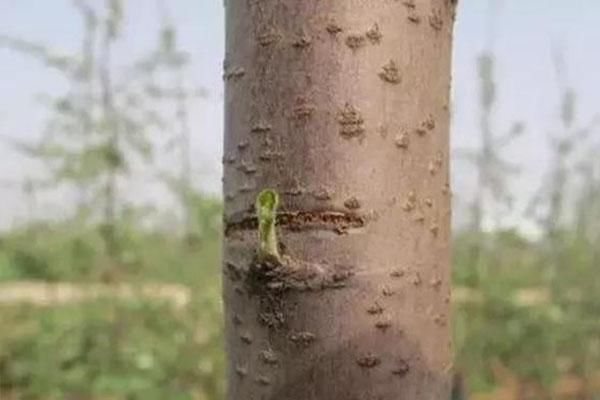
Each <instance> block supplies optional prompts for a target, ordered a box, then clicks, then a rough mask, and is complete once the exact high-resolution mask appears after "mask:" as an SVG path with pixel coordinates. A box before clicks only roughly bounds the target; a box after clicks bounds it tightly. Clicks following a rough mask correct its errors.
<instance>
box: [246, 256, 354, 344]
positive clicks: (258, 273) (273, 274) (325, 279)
mask: <svg viewBox="0 0 600 400" xmlns="http://www.w3.org/2000/svg"><path fill="white" fill-rule="evenodd" d="M354 270H355V267H353V266H347V265H325V264H316V263H310V262H306V261H302V260H294V259H292V258H291V257H289V256H286V255H283V256H282V257H281V259H280V260H275V259H269V258H267V259H260V260H259V259H258V258H255V259H254V261H253V262H252V264H251V265H250V266H249V270H248V273H247V275H246V279H245V281H246V288H247V290H248V294H249V296H250V297H251V298H252V297H254V298H256V299H257V301H258V311H259V322H260V323H261V325H263V326H266V327H268V328H270V329H278V328H282V327H284V326H285V325H286V322H287V319H288V315H287V314H288V313H289V310H288V308H289V307H288V304H287V297H288V295H289V294H290V293H292V292H296V293H297V292H310V291H322V290H327V289H340V288H343V287H345V286H346V285H347V284H348V280H349V279H350V278H352V276H354ZM290 339H291V340H292V341H293V339H292V338H290ZM301 340H303V339H301Z"/></svg>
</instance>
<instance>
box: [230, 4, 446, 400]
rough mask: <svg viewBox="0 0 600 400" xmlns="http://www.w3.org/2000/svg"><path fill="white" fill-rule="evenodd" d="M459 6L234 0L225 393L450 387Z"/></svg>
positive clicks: (321, 394) (298, 394) (348, 395)
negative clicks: (268, 250)
mask: <svg viewBox="0 0 600 400" xmlns="http://www.w3.org/2000/svg"><path fill="white" fill-rule="evenodd" d="M454 3H455V2H453V1H448V0H433V1H426V0H420V1H403V2H396V1H392V2H384V3H381V4H378V5H376V6H374V5H373V4H370V3H369V4H367V3H365V2H351V3H327V4H326V3H323V2H321V1H312V0H311V1H303V2H297V1H291V0H290V1H284V2H278V3H258V2H237V1H227V2H226V21H227V39H226V42H227V44H226V59H225V72H224V77H225V80H226V99H225V102H226V118H225V120H226V132H225V150H224V151H225V157H224V162H225V178H224V194H225V200H226V201H225V223H226V226H225V245H224V248H225V251H224V271H225V274H226V277H227V278H226V280H225V283H224V285H225V292H224V293H225V294H224V296H225V305H226V341H227V347H228V352H229V353H228V366H229V368H228V371H229V372H228V375H227V377H228V382H229V386H228V387H229V397H228V398H229V399H241V398H245V399H246V398H258V397H262V398H272V399H281V398H285V399H289V400H294V399H306V398H315V399H367V398H369V399H372V398H395V397H398V396H401V397H406V398H411V399H442V398H448V397H449V396H450V391H449V389H450V381H451V379H450V377H451V374H450V370H451V363H450V344H449V343H450V342H449V340H450V335H449V329H448V318H449V314H448V313H449V300H450V298H449V276H450V274H449V262H448V261H449V260H448V256H449V243H448V239H449V233H450V232H449V217H450V203H449V195H450V193H449V184H448V182H449V181H448V180H449V177H448V156H449V150H448V123H449V111H448V110H449V105H448V102H449V82H450V59H451V38H452V25H453V18H454V11H455V4H454ZM264 188H274V189H275V190H276V191H277V192H278V193H279V194H280V195H281V199H280V204H281V207H280V210H279V212H278V214H277V227H278V229H279V238H280V246H281V253H282V255H281V258H280V259H279V260H278V261H273V260H271V262H265V261H264V260H263V261H261V260H260V259H258V260H257V259H256V258H255V254H256V249H257V247H258V243H257V232H256V226H257V222H256V217H255V216H254V213H253V205H254V202H255V199H256V196H257V193H258V192H259V191H260V190H262V189H264Z"/></svg>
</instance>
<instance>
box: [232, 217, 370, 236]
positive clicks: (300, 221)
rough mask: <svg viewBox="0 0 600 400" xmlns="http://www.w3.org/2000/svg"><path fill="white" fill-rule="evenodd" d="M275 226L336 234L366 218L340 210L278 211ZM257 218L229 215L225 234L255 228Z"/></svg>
mask: <svg viewBox="0 0 600 400" xmlns="http://www.w3.org/2000/svg"><path fill="white" fill-rule="evenodd" d="M276 224H277V227H279V228H280V229H281V228H283V229H288V230H290V231H296V232H299V231H309V230H328V231H333V232H335V233H338V234H343V233H346V232H347V231H348V230H349V229H356V228H363V227H364V226H365V225H366V218H365V217H363V216H361V215H358V214H356V213H349V212H348V213H347V212H341V211H280V212H278V214H277V223H276ZM257 228H258V220H257V218H256V216H255V215H253V214H252V213H242V214H238V215H234V216H231V217H230V218H229V219H228V220H227V221H226V222H225V236H226V237H227V236H230V235H231V234H232V233H233V232H236V231H248V230H256V229H257Z"/></svg>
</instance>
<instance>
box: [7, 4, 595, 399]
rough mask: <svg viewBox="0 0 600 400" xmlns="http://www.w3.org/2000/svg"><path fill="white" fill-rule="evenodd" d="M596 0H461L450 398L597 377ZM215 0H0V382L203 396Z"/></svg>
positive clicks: (219, 125)
mask: <svg viewBox="0 0 600 400" xmlns="http://www.w3.org/2000/svg"><path fill="white" fill-rule="evenodd" d="M598 16H600V2H596V1H593V0H587V1H584V0H582V1H579V2H567V1H564V0H530V1H520V0H504V1H501V0H495V1H494V0H486V1H484V0H472V1H468V0H464V1H463V2H462V3H461V4H460V7H459V12H458V19H457V24H456V30H455V42H454V43H455V45H454V67H453V68H454V71H453V85H454V87H453V92H452V97H453V105H452V118H453V122H452V154H453V166H452V170H453V171H452V174H453V192H454V196H453V207H454V227H453V228H454V243H453V249H454V254H453V276H454V289H453V293H454V295H453V296H454V299H453V308H454V321H453V327H454V347H455V353H456V360H455V369H456V371H457V374H456V386H457V387H458V386H462V387H463V389H464V391H463V393H462V394H461V393H458V391H456V392H455V398H456V399H459V398H462V399H465V400H466V399H480V400H483V399H487V400H493V399H497V400H513V399H514V400H517V399H519V400H521V399H582V400H583V399H586V400H587V399H600V318H599V315H600V277H598V273H599V272H600V157H599V156H598V154H599V150H600V132H599V130H600V107H599V106H598V104H599V103H600V102H599V100H600V97H599V96H600V94H599V93H600V74H598V72H597V71H600V52H598V51H597V50H598V48H597V44H596V42H597V39H598V38H600V24H599V23H598ZM223 18H224V15H223V5H222V1H221V0H170V1H167V0H163V1H160V0H158V1H155V0H153V1H150V0H127V1H125V0H106V1H105V0H87V1H86V0H53V1H41V0H37V1H36V0H0V77H1V78H0V93H1V95H0V399H2V400H12V399H44V400H47V399H73V400H76V399H77V400H79V399H81V400H83V399H86V400H87V399H89V400H92V399H93V400H97V399H150V400H152V399H175V400H177V399H193V400H218V399H222V398H223V387H224V386H223V380H222V377H223V353H222V343H221V320H222V315H221V304H220V281H219V279H220V274H219V267H220V266H219V256H220V254H219V253H220V232H221V226H220V224H221V220H220V217H221V198H220V185H221V180H220V177H221V153H222V148H221V138H222V129H223V111H222V102H223V83H222V79H221V74H222V59H223V54H224V21H223Z"/></svg>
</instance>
